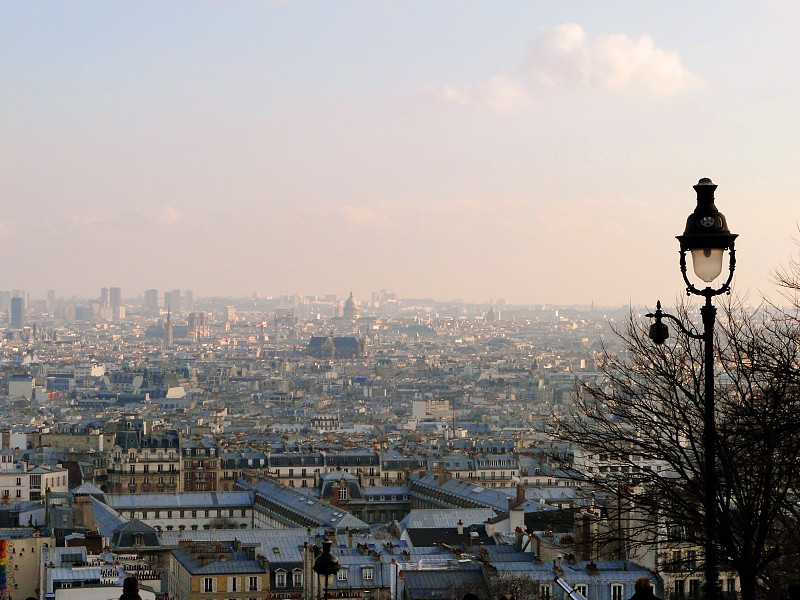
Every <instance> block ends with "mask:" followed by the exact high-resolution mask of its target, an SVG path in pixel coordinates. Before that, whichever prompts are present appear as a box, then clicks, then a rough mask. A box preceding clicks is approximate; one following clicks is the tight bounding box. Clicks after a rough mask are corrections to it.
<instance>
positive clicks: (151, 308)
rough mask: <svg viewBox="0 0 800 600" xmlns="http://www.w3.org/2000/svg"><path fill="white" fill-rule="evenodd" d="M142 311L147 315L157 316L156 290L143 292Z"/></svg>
mask: <svg viewBox="0 0 800 600" xmlns="http://www.w3.org/2000/svg"><path fill="white" fill-rule="evenodd" d="M144 309H145V311H146V312H147V314H148V315H151V316H152V315H157V314H158V290H145V291H144Z"/></svg>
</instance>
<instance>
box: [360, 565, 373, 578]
mask: <svg viewBox="0 0 800 600" xmlns="http://www.w3.org/2000/svg"><path fill="white" fill-rule="evenodd" d="M374 575H375V569H374V568H373V567H364V568H362V569H361V578H362V579H363V580H364V581H371V580H372V578H373V576H374Z"/></svg>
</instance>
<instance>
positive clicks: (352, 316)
mask: <svg viewBox="0 0 800 600" xmlns="http://www.w3.org/2000/svg"><path fill="white" fill-rule="evenodd" d="M342 318H343V319H347V320H348V321H355V320H356V319H358V302H356V300H355V298H353V292H350V297H349V298H348V299H347V300H345V302H344V308H342Z"/></svg>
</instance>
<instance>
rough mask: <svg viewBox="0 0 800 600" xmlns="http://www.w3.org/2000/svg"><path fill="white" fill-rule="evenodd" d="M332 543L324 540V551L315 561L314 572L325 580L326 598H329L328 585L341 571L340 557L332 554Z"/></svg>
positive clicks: (326, 599)
mask: <svg viewBox="0 0 800 600" xmlns="http://www.w3.org/2000/svg"><path fill="white" fill-rule="evenodd" d="M332 543H333V542H331V541H330V540H325V541H324V542H322V553H321V554H320V555H319V556H317V559H316V560H315V561H314V572H315V573H316V574H317V577H318V578H319V579H322V580H324V585H325V600H328V586H330V584H331V582H332V581H333V577H334V575H336V574H337V573H338V572H339V568H340V567H339V559H338V558H336V557H335V556H334V555H333V554H331V544H332Z"/></svg>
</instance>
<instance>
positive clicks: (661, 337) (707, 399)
mask: <svg viewBox="0 0 800 600" xmlns="http://www.w3.org/2000/svg"><path fill="white" fill-rule="evenodd" d="M716 188H717V186H716V185H714V184H713V183H712V181H711V180H710V179H701V180H700V181H699V182H698V183H697V185H695V186H694V189H695V191H696V192H697V207H696V208H695V210H694V212H693V213H692V214H691V215H689V218H688V219H687V220H686V230H685V231H684V233H683V235H679V236H678V240H679V241H680V246H681V248H680V268H681V274H682V276H683V280H684V282H685V283H686V294H687V295H696V296H702V297H704V298H705V300H706V301H705V304H704V305H703V307H702V308H701V309H700V316H701V318H702V320H703V333H702V334H698V333H696V332H693V331H690V330H689V329H687V328H686V327H685V326H684V325H683V323H681V321H680V320H679V319H678V318H677V317H674V316H673V315H669V314H666V313H664V312H662V310H661V302H658V303H657V304H656V312H655V313H649V314H648V315H647V316H648V317H651V318H654V319H655V322H654V323H653V324H652V325H651V326H650V338H651V339H652V340H653V341H654V342H655V343H656V344H663V343H664V342H665V341H666V339H667V337H669V331H668V329H667V326H666V324H664V323H663V322H662V321H663V319H665V318H666V319H670V320H672V321H673V322H675V323H676V324H677V325H678V327H679V328H680V329H681V331H683V333H684V334H686V335H687V336H689V337H691V338H693V339H697V340H702V342H703V370H704V373H703V375H704V378H703V388H704V389H703V457H704V462H703V470H702V472H703V479H704V482H703V483H704V486H703V530H704V537H705V545H704V553H705V568H704V575H705V584H704V596H705V599H706V600H718V599H719V598H720V596H721V591H722V590H721V588H720V585H719V548H718V545H717V533H718V527H717V422H716V415H715V406H714V325H715V323H716V317H717V309H716V308H715V307H714V305H713V304H712V303H711V299H712V298H713V297H714V296H718V295H720V294H726V293H730V289H731V281H732V280H733V272H734V269H735V268H736V252H735V250H734V240H735V239H736V237H737V234H735V233H731V232H730V230H729V229H728V224H727V222H726V220H725V216H724V215H723V214H722V213H720V212H719V210H717V207H716V206H715V205H714V191H715V190H716ZM725 250H727V251H728V254H729V259H728V277H727V279H726V281H725V282H724V283H723V284H722V285H721V286H720V287H718V288H712V287H711V286H710V285H707V286H706V287H705V288H703V289H699V288H697V287H695V285H694V284H693V283H692V282H691V281H690V280H689V277H688V275H687V273H686V271H687V269H686V252H687V251H690V252H691V255H692V262H693V267H694V272H695V274H696V275H697V276H698V277H699V278H700V279H702V280H703V281H704V282H705V283H707V284H710V283H711V282H713V281H714V280H715V279H716V278H717V277H719V275H720V274H721V272H722V258H723V254H724V252H725Z"/></svg>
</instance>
